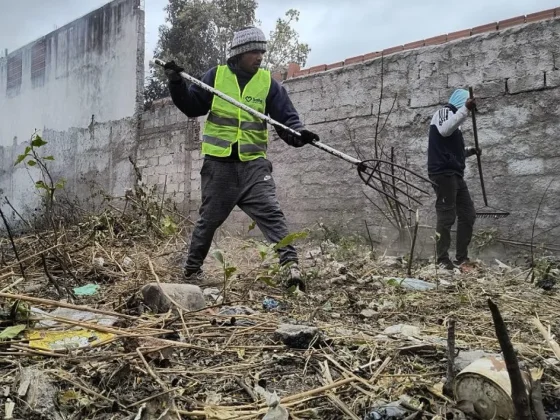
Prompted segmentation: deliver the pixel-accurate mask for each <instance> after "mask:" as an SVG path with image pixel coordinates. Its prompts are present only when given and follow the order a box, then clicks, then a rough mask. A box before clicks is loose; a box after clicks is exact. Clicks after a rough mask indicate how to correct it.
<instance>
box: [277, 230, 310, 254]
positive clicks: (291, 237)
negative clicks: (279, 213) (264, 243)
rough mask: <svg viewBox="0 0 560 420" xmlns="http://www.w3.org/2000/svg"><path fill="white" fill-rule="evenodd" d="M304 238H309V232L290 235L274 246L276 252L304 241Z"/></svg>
mask: <svg viewBox="0 0 560 420" xmlns="http://www.w3.org/2000/svg"><path fill="white" fill-rule="evenodd" d="M304 238H307V232H294V233H290V234H289V235H288V236H286V237H285V238H284V239H282V240H281V241H280V242H278V243H277V244H276V245H274V250H277V249H280V248H284V247H286V246H288V245H291V244H292V243H293V242H294V241H296V240H298V239H304Z"/></svg>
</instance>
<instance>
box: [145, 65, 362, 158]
mask: <svg viewBox="0 0 560 420" xmlns="http://www.w3.org/2000/svg"><path fill="white" fill-rule="evenodd" d="M153 63H155V64H157V65H158V66H161V67H164V66H165V61H163V60H160V59H159V58H154V60H153ZM179 75H180V76H181V77H182V78H183V79H186V80H188V81H189V82H191V83H194V84H195V85H197V86H199V87H201V88H202V89H204V90H205V91H207V92H210V93H213V94H214V95H216V96H218V97H220V98H222V99H223V100H224V101H226V102H229V103H230V104H232V105H235V106H236V107H238V108H241V109H242V110H243V111H246V112H248V113H249V114H251V115H253V116H254V117H257V118H260V119H262V120H264V121H266V122H267V123H269V124H270V125H274V126H276V127H278V128H281V129H283V130H286V131H288V132H289V133H291V134H293V135H294V136H301V134H300V133H299V132H297V131H296V130H293V129H291V128H290V127H287V126H285V125H284V124H281V123H279V122H278V121H275V120H273V119H272V118H270V117H269V116H268V115H265V114H262V113H260V112H258V111H256V110H254V109H253V108H250V107H248V106H247V105H244V104H242V103H239V102H238V101H236V100H235V99H233V98H231V97H229V96H228V95H226V94H225V93H223V92H220V91H219V90H217V89H214V88H213V87H212V86H208V85H207V84H206V83H203V82H201V81H200V80H198V79H196V78H194V77H192V76H191V75H189V74H187V73H185V72H184V71H182V72H181V73H179ZM310 144H312V145H313V146H315V147H317V148H319V149H321V150H324V151H325V152H327V153H330V154H331V155H333V156H336V157H339V158H341V159H343V160H345V161H346V162H349V163H351V164H353V165H359V164H360V163H361V162H362V161H361V160H358V159H356V158H353V157H352V156H349V155H347V154H346V153H342V152H339V151H338V150H336V149H333V148H332V147H330V146H327V145H326V144H324V143H320V142H318V141H316V140H313V141H312V142H311V143H310Z"/></svg>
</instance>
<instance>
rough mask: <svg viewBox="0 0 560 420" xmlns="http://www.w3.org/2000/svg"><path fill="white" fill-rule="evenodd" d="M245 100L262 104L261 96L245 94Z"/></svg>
mask: <svg viewBox="0 0 560 420" xmlns="http://www.w3.org/2000/svg"><path fill="white" fill-rule="evenodd" d="M245 102H249V103H253V104H259V105H262V103H263V100H262V99H261V98H253V97H252V96H245Z"/></svg>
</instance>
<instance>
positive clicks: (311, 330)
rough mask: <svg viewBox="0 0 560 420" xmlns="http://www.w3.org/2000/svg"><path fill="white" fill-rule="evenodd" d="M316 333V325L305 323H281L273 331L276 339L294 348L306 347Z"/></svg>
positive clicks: (317, 333) (317, 331) (317, 332)
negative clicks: (310, 325) (311, 325)
mask: <svg viewBox="0 0 560 420" xmlns="http://www.w3.org/2000/svg"><path fill="white" fill-rule="evenodd" d="M318 335H319V329H318V328H317V327H309V326H307V325H291V324H281V325H280V326H279V328H278V329H277V330H276V331H275V332H274V338H275V339H276V340H279V341H282V342H283V343H284V344H285V345H287V346H288V347H292V348H296V349H307V348H308V347H309V345H310V344H311V343H312V342H313V341H314V339H315V338H316V337H317V336H318Z"/></svg>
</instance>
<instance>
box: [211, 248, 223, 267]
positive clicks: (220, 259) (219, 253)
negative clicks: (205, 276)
mask: <svg viewBox="0 0 560 420" xmlns="http://www.w3.org/2000/svg"><path fill="white" fill-rule="evenodd" d="M212 256H213V257H214V258H215V259H216V260H217V261H218V262H219V263H220V264H222V265H224V254H222V251H220V250H216V251H214V252H213V253H212Z"/></svg>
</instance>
